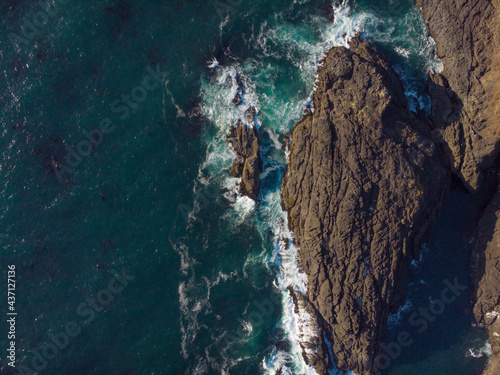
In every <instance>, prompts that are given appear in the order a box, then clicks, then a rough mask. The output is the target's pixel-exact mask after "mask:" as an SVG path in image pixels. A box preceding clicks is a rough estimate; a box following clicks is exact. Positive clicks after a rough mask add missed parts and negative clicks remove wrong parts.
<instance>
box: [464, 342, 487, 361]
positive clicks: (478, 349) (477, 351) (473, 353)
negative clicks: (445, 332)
mask: <svg viewBox="0 0 500 375" xmlns="http://www.w3.org/2000/svg"><path fill="white" fill-rule="evenodd" d="M465 356H466V357H474V358H481V357H484V356H486V357H491V344H490V343H489V342H484V343H479V342H478V343H477V345H474V346H473V347H472V348H469V349H467V352H466V353H465Z"/></svg>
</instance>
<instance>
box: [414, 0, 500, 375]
mask: <svg viewBox="0 0 500 375" xmlns="http://www.w3.org/2000/svg"><path fill="white" fill-rule="evenodd" d="M417 3H418V5H419V6H420V7H421V9H422V13H423V15H424V17H425V18H426V19H427V21H428V23H429V29H430V32H431V34H432V36H433V38H434V39H435V41H436V45H437V52H438V55H439V57H441V59H442V60H443V63H444V71H443V72H442V74H435V75H431V77H430V80H429V81H428V91H429V94H430V96H431V99H432V116H431V120H432V123H433V125H434V127H435V128H436V130H435V134H436V136H437V137H440V139H441V141H442V143H443V145H444V146H445V147H444V148H445V149H446V151H447V154H448V158H449V160H450V167H451V170H452V172H454V173H456V174H457V175H458V176H459V177H461V179H462V180H463V182H464V184H465V186H466V187H468V188H469V190H471V191H473V192H478V193H480V194H481V195H482V196H489V194H488V192H489V191H492V190H494V189H495V188H497V186H498V181H497V178H496V174H497V173H498V171H495V170H496V168H497V167H498V161H499V156H498V155H499V144H500V84H499V81H500V50H499V49H498V46H499V45H500V1H499V0H470V1H468V0H439V1H438V0H417ZM499 201H500V197H499V193H498V192H497V193H496V195H494V198H493V200H492V202H491V203H489V205H488V206H487V208H486V210H485V211H484V214H483V216H482V217H481V219H480V220H479V224H478V228H477V236H476V242H475V244H474V248H473V267H474V268H473V280H474V284H475V285H474V286H475V298H476V304H475V306H474V315H475V317H476V319H477V321H478V322H480V323H482V324H484V325H486V326H487V327H488V331H489V335H490V342H491V346H492V353H493V357H492V359H491V363H490V365H489V366H488V368H487V369H486V370H485V374H487V375H493V374H499V373H500V336H499V335H500V319H498V318H497V317H498V314H499V313H500V286H499V285H500V249H499V246H500V244H499V241H500V237H499V232H500V229H499V227H500V220H499V217H500V206H499Z"/></svg>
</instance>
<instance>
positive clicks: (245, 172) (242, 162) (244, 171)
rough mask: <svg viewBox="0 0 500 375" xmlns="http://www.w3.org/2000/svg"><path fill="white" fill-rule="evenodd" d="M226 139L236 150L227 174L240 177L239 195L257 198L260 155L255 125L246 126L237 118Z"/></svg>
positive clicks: (258, 192)
mask: <svg viewBox="0 0 500 375" xmlns="http://www.w3.org/2000/svg"><path fill="white" fill-rule="evenodd" d="M254 114H255V110H254ZM227 139H228V142H229V144H230V145H231V146H232V147H233V149H234V151H235V152H236V159H235V160H234V162H233V166H232V168H231V170H230V171H229V174H230V175H231V176H233V177H241V183H240V194H241V195H246V196H248V197H250V198H252V199H254V200H257V199H258V197H259V194H260V180H259V175H260V170H259V165H260V155H259V138H258V135H257V130H256V129H255V126H247V125H245V124H243V123H242V122H241V121H240V120H238V121H237V122H236V124H234V126H232V127H231V130H230V133H229V134H228V136H227Z"/></svg>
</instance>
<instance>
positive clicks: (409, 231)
mask: <svg viewBox="0 0 500 375" xmlns="http://www.w3.org/2000/svg"><path fill="white" fill-rule="evenodd" d="M313 108H314V112H313V113H309V114H306V115H304V117H303V119H302V120H301V121H300V122H299V123H298V124H297V125H296V126H295V128H294V129H293V132H292V135H291V141H290V145H289V150H290V157H289V164H288V167H287V171H286V173H285V176H284V179H283V192H282V206H283V209H285V210H288V223H289V226H290V229H292V230H293V231H294V234H295V239H294V240H295V242H296V243H297V244H299V245H300V259H299V262H300V265H301V267H302V268H303V270H304V271H305V272H306V274H307V276H308V290H307V293H306V295H305V296H303V298H302V296H301V297H300V298H297V299H302V302H301V304H302V305H306V306H307V310H308V311H309V313H310V315H311V316H315V317H316V318H317V322H318V324H319V325H320V326H321V328H322V330H323V332H324V336H320V337H319V338H318V340H320V341H324V339H325V338H326V339H327V340H328V341H329V342H330V343H331V349H332V352H333V357H334V358H333V359H334V360H335V363H336V365H337V366H338V367H339V368H341V369H346V370H354V371H355V372H356V373H357V374H360V375H368V374H371V372H375V373H376V372H378V366H379V365H380V364H379V363H378V361H377V353H379V350H380V343H381V342H382V341H383V338H384V333H385V329H386V324H387V317H388V314H389V313H391V312H395V311H396V310H397V308H398V307H399V306H400V305H401V304H402V303H403V302H404V288H405V274H406V268H407V265H408V263H409V262H410V261H411V259H412V258H413V257H416V256H417V255H418V253H419V249H420V244H421V242H422V240H423V239H424V238H425V235H426V233H427V231H428V229H429V225H430V223H432V222H433V219H434V217H435V214H436V210H437V208H438V207H439V205H440V203H441V200H442V197H443V195H444V193H445V190H446V186H447V185H448V174H447V171H446V169H445V168H444V166H443V162H442V159H443V158H442V155H441V151H440V149H439V147H437V145H436V144H435V143H434V141H433V140H432V137H431V134H430V130H429V127H428V124H427V123H426V122H424V121H422V120H420V119H418V118H417V117H416V116H415V115H414V114H413V113H411V112H410V111H409V109H408V104H407V101H406V97H405V95H404V89H403V85H402V84H401V82H400V80H399V78H398V76H397V74H396V73H395V72H394V71H393V69H392V68H391V66H390V65H389V63H388V62H387V61H386V60H385V59H384V58H383V57H382V56H381V55H380V54H379V53H378V52H377V51H376V50H375V49H374V48H373V47H372V46H371V45H370V44H369V43H368V42H367V41H363V40H360V39H359V38H355V39H353V40H351V42H350V49H346V48H344V47H334V48H332V49H331V50H330V51H329V52H328V54H327V56H326V57H325V59H324V61H323V66H322V67H321V68H320V70H319V72H318V80H317V83H316V91H315V94H314V97H313ZM296 293H298V292H296ZM311 310H314V311H311ZM316 346H317V347H318V348H324V347H325V343H322V344H316ZM306 349H307V348H304V346H303V354H304V357H305V359H306V361H307V362H308V363H310V364H311V365H313V366H314V367H315V369H316V370H317V372H318V373H319V374H320V375H326V374H327V371H326V368H325V367H326V364H327V363H328V359H325V358H319V359H318V357H320V356H324V355H325V354H324V353H325V350H318V351H316V352H315V353H314V352H311V351H307V350H306Z"/></svg>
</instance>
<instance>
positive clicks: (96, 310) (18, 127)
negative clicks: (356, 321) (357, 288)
mask: <svg viewBox="0 0 500 375" xmlns="http://www.w3.org/2000/svg"><path fill="white" fill-rule="evenodd" d="M47 4H49V5H48V6H49V9H48V10H45V11H44V12H46V13H43V14H46V16H44V15H43V14H41V13H40V11H41V9H43V8H44V7H46V6H47ZM332 6H333V7H335V21H334V22H332V19H331V9H332ZM47 12H48V13H47ZM0 14H1V21H0V25H1V30H2V35H3V38H2V43H1V45H0V57H1V59H0V64H1V73H2V74H1V85H2V86H1V87H2V90H1V92H0V97H1V104H2V111H1V112H0V118H1V122H0V124H1V134H2V136H1V138H0V150H1V155H0V173H1V182H2V184H1V191H2V194H1V196H0V199H1V207H2V210H1V211H0V241H1V242H0V246H1V253H0V260H1V262H0V265H1V267H2V270H1V272H2V275H4V274H5V275H6V272H7V265H8V264H14V265H15V266H16V275H17V276H16V277H17V284H16V308H17V311H18V316H17V332H16V336H17V338H16V345H17V366H18V370H12V369H10V368H9V366H8V365H7V359H6V350H4V347H5V348H7V347H8V345H7V338H6V329H7V326H6V325H4V326H3V327H5V328H2V331H1V332H2V334H1V335H0V344H1V348H2V351H1V352H0V353H1V354H0V360H1V363H0V364H1V370H0V373H2V374H18V373H21V374H22V373H25V374H28V373H32V372H30V370H33V372H38V373H40V374H95V375H104V374H117V375H125V374H272V375H274V374H275V373H276V371H278V370H280V369H281V371H282V372H281V373H282V374H314V372H313V370H312V369H310V368H308V367H307V366H306V365H305V364H304V362H303V359H302V357H301V353H300V348H299V346H298V344H297V340H300V339H301V338H303V337H304V336H307V335H308V334H310V332H309V330H308V327H307V325H306V323H307V320H304V319H305V318H304V317H300V316H295V315H294V314H293V311H292V310H293V309H292V306H291V301H290V299H289V297H288V292H287V288H289V287H292V288H296V289H298V290H304V289H305V287H306V286H305V278H304V275H303V274H301V273H300V272H299V270H298V269H297V266H296V264H295V257H296V249H294V248H293V247H292V248H291V250H290V251H288V252H283V251H280V246H279V245H280V238H287V237H289V236H290V234H289V233H287V231H286V229H284V228H283V227H282V226H281V225H280V224H279V223H280V218H281V219H285V215H284V213H282V212H281V209H280V201H279V199H280V183H281V177H282V174H283V172H284V168H285V165H286V157H287V155H286V150H285V147H284V145H285V136H286V135H287V134H288V132H289V131H290V130H291V129H292V127H293V125H294V123H295V122H296V121H298V120H299V119H300V118H301V115H302V113H303V110H304V109H305V108H306V106H307V105H308V103H310V100H311V95H312V93H313V90H314V77H315V73H316V70H317V68H318V63H319V62H320V60H321V57H322V55H323V54H324V53H325V52H326V51H327V50H328V49H329V48H330V47H331V46H333V45H341V44H344V45H345V44H346V38H343V35H344V34H346V35H347V37H349V36H352V35H354V34H355V33H356V32H361V33H362V35H363V37H366V38H368V39H370V40H371V41H373V42H374V43H375V44H376V46H377V48H379V49H380V50H381V51H382V52H384V53H385V54H386V56H387V57H388V58H389V59H390V61H391V63H392V64H393V66H394V67H395V69H396V70H397V71H398V72H399V73H400V75H401V77H402V79H403V81H404V83H405V87H406V89H407V97H408V98H409V100H410V103H411V106H412V108H413V109H414V110H419V109H421V110H424V111H426V110H428V106H429V103H428V99H427V98H426V97H425V95H424V86H425V72H426V71H428V70H437V71H439V70H440V69H441V68H442V66H441V64H440V61H439V60H438V59H436V58H435V57H434V54H433V52H434V44H433V41H432V40H431V39H430V38H429V36H428V32H427V29H426V26H425V23H424V21H423V19H422V17H421V15H420V12H419V10H418V9H417V8H416V7H415V6H414V4H413V3H412V2H411V1H409V0H394V1H382V0H376V1H368V0H366V1H365V0H358V1H349V2H347V3H346V4H344V5H343V6H341V7H337V6H336V5H335V4H332V2H330V1H323V0H301V1H300V0H294V1H292V0H288V1H285V0H275V1H252V2H243V1H239V0H209V1H195V0H192V1H188V0H186V1H181V0H179V1H173V0H172V1H168V0H164V1H158V0H156V1H155V0H151V1H132V0H130V1H125V0H117V1H103V2H92V1H84V2H72V1H69V0H65V1H60V2H59V3H55V2H53V3H47V2H42V5H41V4H40V3H37V2H31V1H20V0H18V1H5V2H3V3H2V4H1V5H0ZM30 24H31V26H30ZM23 32H24V33H23ZM14 34H15V35H14ZM236 74H239V75H241V77H243V79H244V82H245V86H246V94H245V97H244V105H242V106H240V108H235V107H234V105H232V103H231V100H232V98H233V97H234V93H235V87H232V86H231V85H229V84H228V77H235V75H236ZM145 86H147V88H144V87H145ZM248 106H255V107H256V108H257V110H258V121H257V122H258V124H257V126H258V128H259V134H260V136H261V139H262V142H261V143H262V144H261V153H262V156H263V173H262V175H261V183H262V196H261V203H260V204H259V205H255V204H254V203H253V202H252V201H250V200H248V199H246V198H243V197H239V196H238V195H237V194H236V189H235V184H236V182H237V180H236V179H233V178H231V177H229V176H228V174H227V171H228V169H229V168H230V166H231V162H232V159H233V157H234V154H232V152H231V150H230V149H229V147H228V145H227V143H226V140H225V136H226V134H227V132H228V129H229V127H230V126H231V124H233V123H234V121H236V120H237V119H238V118H241V117H243V116H244V111H245V110H246V108H248ZM96 129H100V130H96ZM102 129H104V130H106V131H105V132H103V131H102ZM99 134H100V135H99ZM91 141H94V143H93V144H91V143H90V142H91ZM75 155H76V156H75ZM82 155H83V156H82ZM63 164H64V165H66V166H68V169H63V168H62V166H63ZM467 199H468V198H467V197H466V194H464V193H461V192H459V191H458V190H457V191H455V190H454V192H453V194H452V195H451V196H450V199H449V202H450V203H449V204H448V205H449V209H448V210H447V209H445V210H444V211H443V215H442V219H440V221H439V222H438V223H437V225H436V230H435V233H434V234H433V236H432V238H431V239H430V241H429V244H428V245H427V246H428V251H427V252H424V257H423V260H422V261H421V262H419V263H418V264H416V266H415V270H414V275H413V276H412V279H411V280H410V284H409V290H410V292H409V294H408V298H409V303H408V304H407V307H406V309H405V310H402V311H401V313H400V314H399V315H398V316H394V317H392V318H393V319H392V322H393V323H391V325H390V328H389V331H388V337H389V338H391V337H392V336H394V335H395V334H397V332H399V331H400V330H403V329H408V330H411V327H407V326H408V324H407V317H408V316H409V315H410V314H411V313H412V311H416V310H417V309H418V308H419V307H420V306H426V305H428V303H429V302H428V301H429V300H428V297H429V296H431V297H433V296H434V295H436V294H437V293H439V291H440V290H441V289H442V283H443V282H444V279H445V278H451V277H452V276H453V275H457V276H459V277H460V278H461V280H463V282H464V283H466V284H467V285H468V284H470V281H469V280H468V276H467V275H468V271H467V266H468V256H467V253H466V251H465V250H464V245H465V242H466V241H468V239H467V238H465V237H464V236H463V234H464V233H465V232H466V231H467V230H470V229H471V228H466V226H465V227H462V226H461V225H462V224H457V223H450V222H449V221H448V220H449V218H453V217H456V216H458V215H457V214H456V213H457V211H456V210H457V208H456V207H457V206H460V205H461V204H465V203H463V202H464V201H466V200H467ZM447 207H448V206H447ZM453 210H455V211H453ZM458 210H459V211H458V212H461V211H460V210H461V209H460V207H459V208H458ZM466 218H467V217H465V219H466ZM465 219H464V220H465ZM450 220H451V219H450ZM465 221H467V220H465ZM285 224H286V223H285ZM464 225H465V224H464ZM285 226H286V225H285ZM457 253H459V254H461V255H460V256H453V257H452V260H451V261H450V262H447V263H446V269H447V270H448V272H449V273H448V274H446V275H445V274H442V273H438V272H436V270H438V269H441V268H442V265H441V263H442V262H445V261H446V260H447V259H449V257H450V255H451V254H457ZM117 274H118V275H119V277H118V278H117V276H116V275H117ZM124 275H125V276H124ZM421 281H422V282H421ZM110 285H115V288H114V289H113V290H116V289H117V288H116V285H119V286H120V288H119V289H120V291H119V292H110V289H112V288H111V287H110ZM4 290H5V288H3V287H2V301H6V296H4V294H5V292H4ZM469 299H470V296H469V295H468V294H467V293H464V294H463V295H461V296H460V298H459V299H458V302H457V303H456V304H454V305H452V306H450V307H449V308H448V307H447V310H446V313H444V314H442V315H440V317H439V320H438V321H437V322H436V323H434V324H432V325H430V327H429V328H428V330H427V331H426V332H425V333H423V334H421V335H419V334H418V333H415V332H412V335H413V336H414V337H415V343H414V344H413V346H411V347H409V348H407V349H405V350H404V351H403V352H402V354H401V355H400V356H398V358H396V360H394V361H393V362H392V363H391V366H390V367H389V369H388V370H387V373H388V374H391V375H392V374H394V375H395V374H398V375H409V374H412V375H413V374H432V375H434V374H435V375H441V374H459V375H466V374H479V373H480V370H481V368H482V366H483V365H484V363H485V361H486V358H487V355H486V354H487V348H486V347H485V337H484V333H483V332H482V331H481V330H480V329H479V328H477V327H473V326H472V319H471V317H470V314H469ZM0 306H2V307H1V311H2V314H3V312H4V308H6V306H7V305H6V303H5V304H4V303H3V302H1V304H0ZM68 327H71V328H74V330H73V331H74V332H77V333H76V334H75V335H74V337H69V336H68V340H67V342H66V341H65V340H62V339H61V337H62V336H61V333H62V334H63V335H64V334H65V332H67V329H68ZM75 327H76V328H75ZM54 337H55V339H54ZM57 338H59V339H57ZM57 340H59V341H57ZM61 340H62V341H61ZM55 341H57V343H59V344H60V345H59V346H54V345H55V344H54V342H55ZM54 348H55V349H56V350H55V352H54V350H53V349H54ZM332 373H335V369H332Z"/></svg>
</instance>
